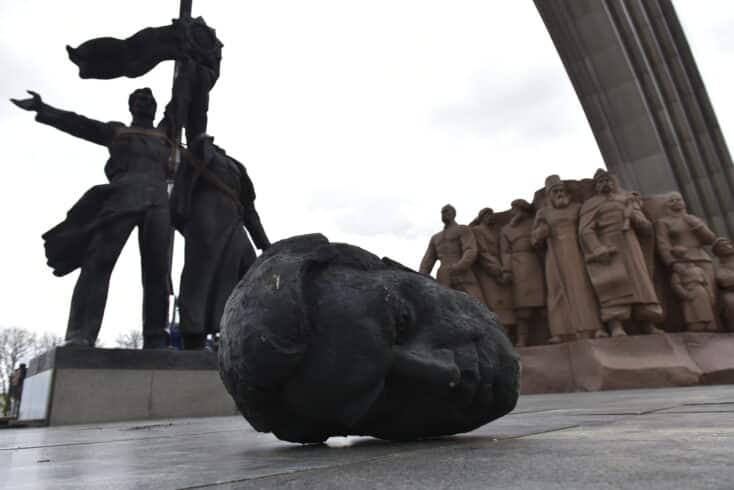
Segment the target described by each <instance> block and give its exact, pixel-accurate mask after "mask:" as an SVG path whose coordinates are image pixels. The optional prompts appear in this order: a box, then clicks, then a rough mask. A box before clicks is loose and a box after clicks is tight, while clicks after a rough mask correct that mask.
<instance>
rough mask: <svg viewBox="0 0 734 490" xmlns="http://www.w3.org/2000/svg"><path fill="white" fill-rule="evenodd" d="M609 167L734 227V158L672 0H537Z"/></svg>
mask: <svg viewBox="0 0 734 490" xmlns="http://www.w3.org/2000/svg"><path fill="white" fill-rule="evenodd" d="M535 5H536V7H537V9H538V11H539V12H540V15H541V17H542V18H543V21H544V23H545V25H546V27H547V29H548V32H549V33H550V36H551V38H552V39H553V42H554V44H555V46H556V49H557V51H558V54H559V55H560V57H561V60H562V61H563V64H564V66H565V68H566V72H567V73H568V76H569V78H570V79H571V83H572V84H573V86H574V88H575V90H576V93H577V95H578V97H579V100H580V101H581V105H582V107H583V109H584V112H585V113H586V117H587V119H588V121H589V124H590V125H591V129H592V131H593V133H594V136H595V137H596V141H597V144H598V145H599V149H600V151H601V154H602V157H603V158H604V162H605V164H606V166H607V168H608V169H609V170H610V171H612V172H613V173H615V174H617V175H618V177H619V179H620V181H621V182H622V185H623V186H624V187H625V188H627V189H629V190H637V191H639V192H641V193H642V194H643V195H645V194H656V193H662V192H670V191H674V190H677V191H680V192H681V194H682V195H683V197H684V199H685V200H686V202H687V204H688V207H689V209H690V211H691V212H693V213H694V214H696V215H698V216H700V217H702V218H704V219H705V220H706V221H707V222H708V223H709V225H710V226H711V227H712V228H713V229H714V231H715V232H716V233H718V234H720V235H725V236H729V237H734V166H732V160H731V155H730V154H729V150H728V148H727V145H726V141H725V140H724V136H723V134H722V132H721V129H720V127H719V124H718V121H717V119H716V115H715V113H714V109H713V107H712V105H711V101H710V100H709V97H708V94H707V93H706V88H705V86H704V83H703V80H702V78H701V75H700V73H699V71H698V68H697V67H696V62H695V60H694V58H693V54H692V52H691V49H690V46H689V45H688V41H687V40H686V37H685V34H684V32H683V28H682V26H681V24H680V21H679V19H678V17H677V15H676V12H675V8H674V6H673V4H672V1H671V0H535Z"/></svg>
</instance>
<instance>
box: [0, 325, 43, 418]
mask: <svg viewBox="0 0 734 490" xmlns="http://www.w3.org/2000/svg"><path fill="white" fill-rule="evenodd" d="M34 345H35V335H34V334H33V333H31V332H30V331H28V330H26V329H25V328H20V327H4V328H2V329H0V391H2V393H3V399H4V402H5V403H4V407H3V414H4V415H8V410H9V408H10V393H9V391H10V390H9V387H10V377H11V376H12V375H13V371H14V370H15V368H16V365H17V364H18V363H19V362H20V360H21V359H24V358H25V357H26V356H27V355H28V354H30V353H32V352H33V348H34Z"/></svg>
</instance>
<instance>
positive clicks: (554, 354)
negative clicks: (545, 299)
mask: <svg viewBox="0 0 734 490" xmlns="http://www.w3.org/2000/svg"><path fill="white" fill-rule="evenodd" d="M518 350H519V352H520V357H521V363H522V366H523V367H522V382H521V391H522V393H528V394H529V393H554V392H572V391H597V390H619V389H632V388H662V387H672V386H690V385H698V384H723V383H734V357H732V355H731V353H732V352H734V335H732V334H716V333H714V334H712V333H676V334H664V335H645V336H628V337H613V338H609V339H589V340H579V341H575V342H570V343H568V344H561V345H548V346H535V347H526V348H521V349H518Z"/></svg>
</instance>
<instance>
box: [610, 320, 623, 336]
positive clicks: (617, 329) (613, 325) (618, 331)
mask: <svg viewBox="0 0 734 490" xmlns="http://www.w3.org/2000/svg"><path fill="white" fill-rule="evenodd" d="M609 327H610V330H611V331H612V337H624V336H625V335H627V332H625V331H624V327H622V322H620V321H619V320H612V321H610V322H609Z"/></svg>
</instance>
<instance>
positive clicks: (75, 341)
mask: <svg viewBox="0 0 734 490" xmlns="http://www.w3.org/2000/svg"><path fill="white" fill-rule="evenodd" d="M64 345H65V346H73V347H93V346H94V342H93V341H90V340H89V339H85V338H83V337H80V336H73V337H70V338H67V339H66V340H65V341H64Z"/></svg>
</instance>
